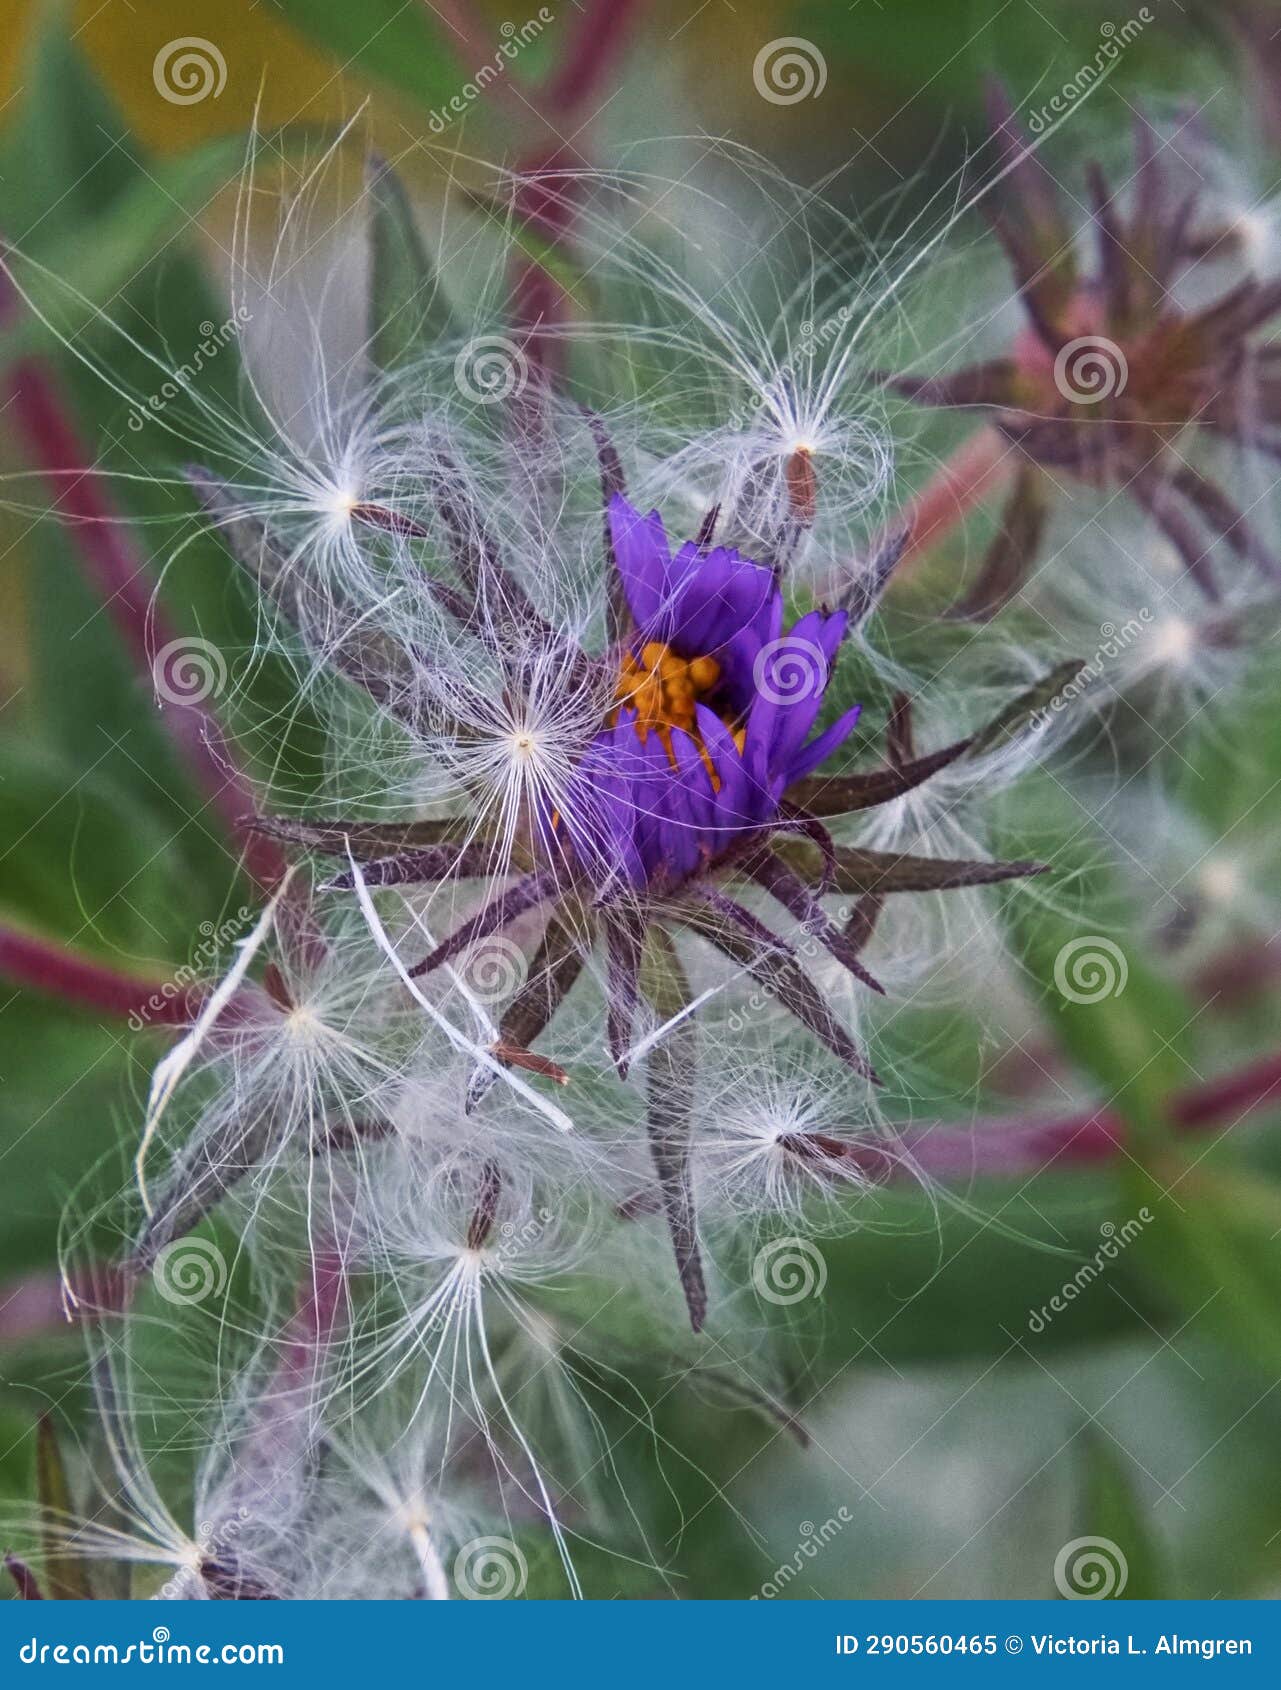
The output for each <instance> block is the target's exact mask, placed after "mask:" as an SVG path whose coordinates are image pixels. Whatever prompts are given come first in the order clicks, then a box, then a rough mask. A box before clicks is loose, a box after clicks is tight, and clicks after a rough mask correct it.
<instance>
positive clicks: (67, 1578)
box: [36, 1414, 93, 1602]
mask: <svg viewBox="0 0 1281 1690" xmlns="http://www.w3.org/2000/svg"><path fill="white" fill-rule="evenodd" d="M36 1497H37V1499H38V1501H39V1503H40V1507H41V1510H42V1513H43V1515H44V1520H45V1532H46V1539H45V1554H44V1566H43V1571H44V1576H45V1580H46V1587H47V1594H48V1595H49V1596H51V1597H53V1598H54V1599H55V1600H56V1601H62V1602H74V1601H85V1600H87V1599H88V1598H90V1597H91V1596H92V1595H93V1592H92V1591H91V1590H90V1588H89V1584H88V1580H87V1579H86V1577H85V1571H84V1563H83V1562H81V1561H79V1560H78V1559H77V1558H76V1557H75V1556H71V1555H64V1554H61V1553H59V1550H58V1543H59V1539H60V1536H61V1534H62V1533H63V1532H65V1531H66V1530H67V1529H68V1528H69V1526H70V1525H71V1523H72V1521H73V1520H74V1519H75V1516H76V1511H75V1506H74V1504H73V1502H72V1498H71V1486H70V1484H69V1483H68V1480H67V1469H66V1467H65V1465H64V1463H63V1460H62V1450H61V1448H60V1447H59V1442H58V1434H57V1432H56V1431H55V1429H54V1424H53V1421H52V1419H51V1418H50V1417H49V1416H48V1415H47V1414H45V1415H41V1417H40V1424H39V1427H38V1428H37V1431H36Z"/></svg>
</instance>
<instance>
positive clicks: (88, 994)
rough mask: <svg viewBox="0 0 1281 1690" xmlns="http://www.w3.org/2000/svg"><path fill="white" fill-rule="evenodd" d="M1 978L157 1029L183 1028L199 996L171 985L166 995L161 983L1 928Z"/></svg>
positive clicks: (193, 991) (49, 940) (52, 943)
mask: <svg viewBox="0 0 1281 1690" xmlns="http://www.w3.org/2000/svg"><path fill="white" fill-rule="evenodd" d="M0 975H2V976H3V977H4V978H5V979H7V980H11V981H13V982H14V983H15V984H16V985H19V986H30V987H31V988H32V989H33V990H35V991H37V992H42V993H44V994H46V995H47V996H49V997H56V998H62V999H63V1000H64V1001H65V1002H67V1003H71V1004H77V1005H79V1006H81V1007H82V1008H84V1009H97V1010H101V1011H102V1012H103V1013H104V1014H106V1015H113V1016H119V1017H120V1019H121V1020H128V1018H129V1017H130V1016H131V1015H138V1016H141V1017H143V1018H144V1019H145V1020H146V1021H147V1023H148V1024H152V1023H154V1024H155V1025H157V1026H168V1027H176V1026H185V1025H187V1024H188V1023H189V1022H190V1021H191V1019H192V1017H193V1016H194V1015H195V1014H196V1013H197V1011H198V1008H199V1005H200V1001H201V999H202V998H203V996H204V993H203V991H201V990H199V989H198V988H195V987H179V988H177V989H175V988H173V986H172V984H171V985H170V986H169V989H168V990H167V991H166V982H165V981H163V980H155V979H151V980H146V979H140V978H139V977H138V976H137V975H133V974H126V973H123V972H122V971H121V970H120V969H117V968H112V967H111V965H110V964H109V963H104V962H98V961H96V960H95V959H94V958H92V957H86V956H80V955H78V954H77V953H76V952H75V951H69V950H66V949H64V947H63V946H61V945H58V944H56V943H55V942H54V941H53V940H51V939H38V938H36V937H35V936H34V935H33V934H30V933H20V932H19V931H18V930H17V929H16V928H12V927H0Z"/></svg>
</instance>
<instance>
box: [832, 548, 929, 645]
mask: <svg viewBox="0 0 1281 1690" xmlns="http://www.w3.org/2000/svg"><path fill="white" fill-rule="evenodd" d="M911 538H912V530H911V529H910V528H900V529H898V530H897V531H896V532H895V533H893V534H889V535H887V536H886V537H885V539H884V540H882V542H881V544H880V545H879V546H878V547H877V548H876V550H875V551H874V552H873V553H872V555H871V557H870V558H868V560H867V562H866V563H865V564H864V565H863V567H862V569H861V570H860V571H859V574H858V578H857V579H856V580H855V581H854V583H853V584H852V585H851V586H850V587H848V588H846V590H845V591H844V592H843V593H842V594H841V597H840V600H839V603H838V605H837V609H838V610H843V611H844V612H845V613H846V615H847V616H848V617H849V624H848V627H849V631H850V632H853V631H855V630H856V629H858V628H861V627H862V626H863V624H864V622H866V621H867V619H868V617H869V616H871V614H872V612H873V611H874V610H875V609H876V607H877V606H878V605H879V604H880V602H881V598H882V596H883V595H884V592H885V589H886V587H888V586H889V584H890V577H891V576H892V575H893V573H894V571H895V569H896V567H897V566H898V561H899V559H900V558H901V557H902V555H903V553H904V552H905V551H906V550H907V547H908V542H909V541H910V540H911Z"/></svg>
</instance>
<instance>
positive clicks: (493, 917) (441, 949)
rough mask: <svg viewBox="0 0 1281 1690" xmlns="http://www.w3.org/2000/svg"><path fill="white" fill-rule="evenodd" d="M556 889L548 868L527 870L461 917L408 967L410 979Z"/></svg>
mask: <svg viewBox="0 0 1281 1690" xmlns="http://www.w3.org/2000/svg"><path fill="white" fill-rule="evenodd" d="M555 889H556V879H555V876H554V875H553V874H551V873H548V872H541V873H538V874H526V875H522V876H521V878H520V879H519V880H517V881H515V882H513V884H512V885H510V886H508V887H506V888H505V889H504V890H503V891H501V892H500V893H499V894H498V896H497V897H496V898H491V899H490V900H489V902H488V903H487V904H486V905H485V907H484V908H483V909H482V910H479V911H477V913H476V914H475V915H474V916H472V917H470V919H469V920H467V921H464V922H463V924H462V926H461V927H458V928H456V929H455V930H454V932H452V933H451V934H450V936H449V937H448V939H445V940H443V941H442V942H441V943H440V944H439V945H437V946H436V949H435V950H434V951H430V952H429V953H428V954H427V955H426V956H425V957H424V958H423V960H422V961H421V962H416V963H415V964H414V966H413V967H412V968H411V969H410V970H409V974H410V977H411V979H418V978H419V977H420V976H421V975H424V974H430V973H432V972H433V970H435V969H437V968H441V967H443V966H444V964H445V963H447V962H451V961H452V960H453V958H454V957H456V956H458V955H459V954H460V952H462V951H465V950H466V949H467V948H468V946H469V945H474V944H476V943H478V942H479V941H480V940H481V939H487V938H488V937H489V936H490V934H492V933H497V932H498V930H499V928H501V927H505V926H506V925H507V923H508V922H509V921H514V920H515V919H516V917H517V916H518V915H523V914H524V913H525V911H526V910H530V909H534V908H535V907H536V906H537V905H538V904H541V903H543V902H545V901H546V899H547V898H549V897H551V895H552V893H553V892H554V891H555Z"/></svg>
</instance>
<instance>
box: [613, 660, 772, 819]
mask: <svg viewBox="0 0 1281 1690" xmlns="http://www.w3.org/2000/svg"><path fill="white" fill-rule="evenodd" d="M720 678H721V666H720V664H719V663H718V662H717V661H716V659H715V658H714V657H688V658H686V657H678V656H677V655H676V653H675V652H674V651H673V650H672V648H671V646H669V645H666V644H664V642H663V641H662V640H650V641H649V642H648V644H647V645H645V646H643V647H642V648H641V653H640V656H639V657H634V656H633V655H632V654H631V652H628V654H627V655H626V657H624V659H623V668H622V672H621V674H620V675H619V677H618V685H617V686H616V687H615V688H614V697H615V699H616V700H617V701H618V709H616V710H614V711H613V712H611V714H610V717H609V726H610V727H613V726H614V725H615V723H616V722H617V721H618V712H619V710H622V709H628V710H634V711H635V712H636V737H637V738H638V739H639V740H640V742H641V744H642V745H644V744H645V742H646V740H647V739H648V738H649V735H650V733H651V731H652V732H654V733H656V734H657V735H658V737H659V739H660V741H661V742H662V745H663V749H664V750H665V751H666V752H667V760H668V762H669V763H670V764H671V765H672V767H673V768H675V767H676V754H675V752H674V751H673V750H672V729H673V728H681V729H683V730H684V732H685V733H687V734H688V735H689V736H690V738H691V739H692V740H693V741H694V743H695V744H696V745H697V746H698V748H699V750H700V751H701V752H702V755H703V761H704V763H705V764H706V765H707V771H708V773H709V774H710V775H711V777H712V785H713V786H714V787H717V788H719V785H720V779H719V776H718V775H717V773H716V770H715V768H714V767H713V766H712V760H711V757H710V755H709V753H708V750H707V747H706V746H705V745H704V744H703V736H702V734H700V733H699V731H698V718H697V716H696V715H695V708H696V706H697V705H699V704H701V703H703V701H704V700H705V699H706V698H707V696H708V694H709V693H711V692H712V690H713V689H714V688H715V686H716V683H717V681H719V680H720ZM743 737H744V736H743V730H742V729H741V728H740V729H739V730H738V731H737V732H736V733H735V734H734V741H735V743H736V744H737V746H738V748H739V750H740V751H741V750H742V748H743Z"/></svg>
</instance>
